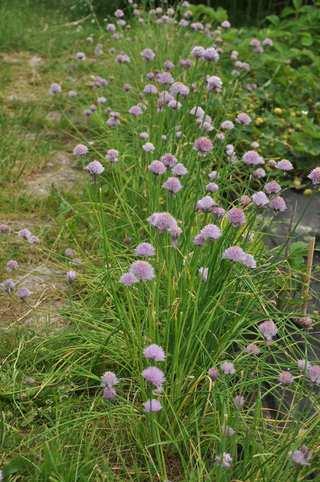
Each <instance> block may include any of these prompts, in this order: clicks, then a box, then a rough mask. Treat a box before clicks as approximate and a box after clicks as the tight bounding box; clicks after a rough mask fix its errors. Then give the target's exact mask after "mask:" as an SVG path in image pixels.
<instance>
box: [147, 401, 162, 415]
mask: <svg viewBox="0 0 320 482" xmlns="http://www.w3.org/2000/svg"><path fill="white" fill-rule="evenodd" d="M143 408H144V411H145V412H146V413H149V412H160V410H161V409H162V406H161V403H160V402H159V400H155V399H151V400H147V401H146V402H145V403H144V404H143Z"/></svg>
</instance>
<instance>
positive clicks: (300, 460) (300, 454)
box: [291, 445, 312, 465]
mask: <svg viewBox="0 0 320 482" xmlns="http://www.w3.org/2000/svg"><path fill="white" fill-rule="evenodd" d="M311 457H312V452H311V451H310V450H309V449H308V448H307V447H306V446H305V445H302V447H301V448H300V449H298V450H294V451H293V452H292V454H291V460H292V461H293V462H294V463H295V464H297V465H310V459H311Z"/></svg>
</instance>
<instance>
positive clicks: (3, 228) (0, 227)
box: [0, 223, 10, 234]
mask: <svg viewBox="0 0 320 482" xmlns="http://www.w3.org/2000/svg"><path fill="white" fill-rule="evenodd" d="M9 231H10V228H9V226H8V225H7V224H3V223H1V224H0V234H7V233H8V232H9Z"/></svg>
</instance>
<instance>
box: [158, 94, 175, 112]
mask: <svg viewBox="0 0 320 482" xmlns="http://www.w3.org/2000/svg"><path fill="white" fill-rule="evenodd" d="M174 100H175V99H174V97H173V96H172V95H171V94H169V92H168V91H166V90H164V91H163V92H160V94H159V98H158V110H159V111H160V112H161V111H162V109H163V107H164V106H166V105H168V104H169V103H170V102H172V101H174Z"/></svg>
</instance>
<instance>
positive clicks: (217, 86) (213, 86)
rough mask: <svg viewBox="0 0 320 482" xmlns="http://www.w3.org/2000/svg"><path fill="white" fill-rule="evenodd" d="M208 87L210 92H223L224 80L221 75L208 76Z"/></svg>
mask: <svg viewBox="0 0 320 482" xmlns="http://www.w3.org/2000/svg"><path fill="white" fill-rule="evenodd" d="M207 89H208V91H209V92H211V91H215V92H221V90H222V80H221V79H220V77H217V76H216V75H212V76H211V77H209V76H208V77H207Z"/></svg>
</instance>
